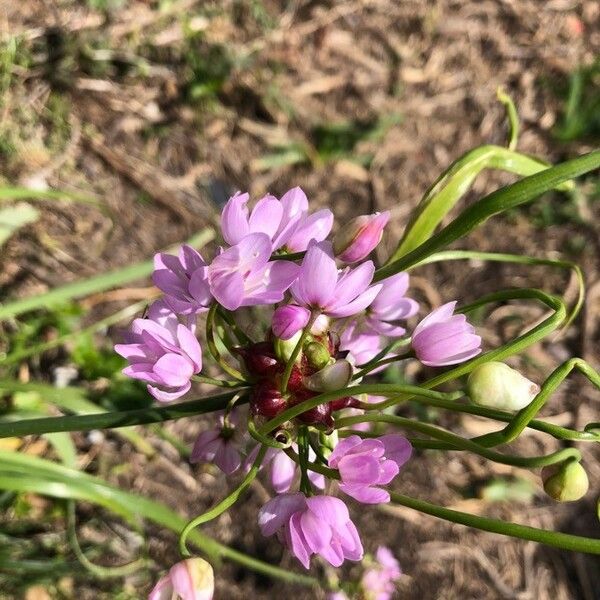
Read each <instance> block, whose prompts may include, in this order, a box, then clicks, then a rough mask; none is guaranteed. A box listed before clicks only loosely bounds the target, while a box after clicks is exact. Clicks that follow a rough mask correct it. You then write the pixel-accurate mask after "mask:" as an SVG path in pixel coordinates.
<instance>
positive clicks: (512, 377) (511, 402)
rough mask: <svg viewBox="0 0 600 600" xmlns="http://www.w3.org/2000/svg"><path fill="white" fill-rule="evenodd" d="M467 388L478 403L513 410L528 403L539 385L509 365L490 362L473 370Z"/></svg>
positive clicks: (538, 389) (473, 399) (537, 390)
mask: <svg viewBox="0 0 600 600" xmlns="http://www.w3.org/2000/svg"><path fill="white" fill-rule="evenodd" d="M467 391H468V394H469V397H470V398H471V400H472V401H473V402H474V403H475V404H479V405H480V406H487V407H488V408H498V409H502V410H511V411H513V410H521V409H522V408H524V407H525V406H527V405H528V404H529V403H530V402H531V401H532V400H533V399H534V398H535V396H536V395H537V393H538V392H539V391H540V386H539V385H537V384H536V383H533V381H530V380H529V379H527V377H524V376H523V375H521V373H519V371H516V370H515V369H511V367H509V366H508V365H505V364H504V363H501V362H494V361H490V362H487V363H484V364H483V365H480V366H478V367H475V369H473V371H472V372H471V374H470V375H469V380H468V382H467Z"/></svg>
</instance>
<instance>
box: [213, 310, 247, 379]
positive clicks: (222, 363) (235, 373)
mask: <svg viewBox="0 0 600 600" xmlns="http://www.w3.org/2000/svg"><path fill="white" fill-rule="evenodd" d="M218 306H219V305H218V304H217V303H216V302H214V303H213V305H212V306H211V307H210V309H209V311H208V315H207V317H206V345H207V346H208V350H209V352H210V353H211V355H212V357H213V358H214V359H215V361H216V362H217V363H218V364H219V366H220V367H221V368H222V369H223V371H225V372H226V373H229V375H231V376H232V377H234V378H235V379H238V380H239V381H244V376H243V375H242V374H241V373H240V372H239V371H238V370H237V369H236V368H234V367H232V366H231V365H229V364H227V362H225V360H224V359H223V357H222V356H221V353H220V352H219V349H218V348H217V344H216V342H215V315H216V312H217V308H218Z"/></svg>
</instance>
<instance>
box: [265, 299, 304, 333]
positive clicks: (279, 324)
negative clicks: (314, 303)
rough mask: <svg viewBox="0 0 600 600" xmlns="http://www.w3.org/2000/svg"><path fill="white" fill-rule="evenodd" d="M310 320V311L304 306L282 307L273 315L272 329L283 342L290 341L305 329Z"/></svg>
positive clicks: (291, 305)
mask: <svg viewBox="0 0 600 600" xmlns="http://www.w3.org/2000/svg"><path fill="white" fill-rule="evenodd" d="M309 319H310V311H309V310H308V309H306V308H303V307H302V306H296V305H295V304H288V305H287V306H280V307H279V308H278V309H277V310H276V311H275V312H274V313H273V320H272V322H271V329H272V330H273V333H274V334H275V337H278V338H280V339H282V340H289V339H290V338H292V337H294V335H295V334H296V333H298V332H299V331H300V330H301V329H304V328H305V327H306V325H307V324H308V321H309Z"/></svg>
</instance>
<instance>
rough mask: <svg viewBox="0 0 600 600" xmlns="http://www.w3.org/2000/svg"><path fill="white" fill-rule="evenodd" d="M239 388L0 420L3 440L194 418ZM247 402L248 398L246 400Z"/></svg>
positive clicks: (220, 404)
mask: <svg viewBox="0 0 600 600" xmlns="http://www.w3.org/2000/svg"><path fill="white" fill-rule="evenodd" d="M238 393H239V391H238V390H235V391H230V392H224V393H222V394H218V395H215V396H208V397H206V398H200V399H198V400H190V401H188V402H180V403H178V404H170V405H167V406H150V407H149V408H139V409H136V410H123V411H114V412H105V413H97V414H89V415H76V416H62V417H46V418H42V419H26V420H21V421H15V422H8V423H0V439H1V438H7V437H21V436H24V435H39V434H42V433H51V432H54V431H90V430H91V429H113V428H118V427H129V426H132V425H147V424H149V423H162V422H164V421H171V420H173V419H181V418H182V417H193V416H195V415H201V414H205V413H210V412H215V411H218V410H225V408H226V407H227V404H228V402H229V401H230V400H231V398H232V397H233V396H235V395H236V394H238ZM246 401H247V400H246Z"/></svg>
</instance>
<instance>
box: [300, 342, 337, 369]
mask: <svg viewBox="0 0 600 600" xmlns="http://www.w3.org/2000/svg"><path fill="white" fill-rule="evenodd" d="M303 352H304V356H306V360H307V361H308V364H309V365H310V366H311V367H314V368H315V369H323V368H324V367H326V366H327V365H328V364H329V360H330V359H331V355H330V354H329V351H328V350H327V348H325V346H323V344H319V342H309V343H308V344H306V345H305V346H304V348H303Z"/></svg>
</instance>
